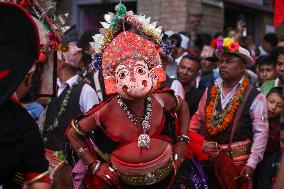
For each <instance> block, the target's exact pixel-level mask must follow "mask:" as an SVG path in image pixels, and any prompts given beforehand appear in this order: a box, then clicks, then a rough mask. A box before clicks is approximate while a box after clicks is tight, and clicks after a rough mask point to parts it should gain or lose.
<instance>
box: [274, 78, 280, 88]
mask: <svg viewBox="0 0 284 189" xmlns="http://www.w3.org/2000/svg"><path fill="white" fill-rule="evenodd" d="M279 83H280V80H279V78H276V79H275V87H279V86H280V85H279Z"/></svg>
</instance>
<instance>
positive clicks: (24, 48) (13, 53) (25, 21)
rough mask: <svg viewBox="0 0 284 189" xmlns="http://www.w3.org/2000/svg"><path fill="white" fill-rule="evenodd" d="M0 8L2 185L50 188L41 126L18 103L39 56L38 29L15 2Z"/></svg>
mask: <svg viewBox="0 0 284 189" xmlns="http://www.w3.org/2000/svg"><path fill="white" fill-rule="evenodd" d="M0 12H1V14H0V23H1V28H0V36H1V37H0V50H1V55H0V91H1V93H0V114H1V116H0V130H1V132H0V149H1V156H0V188H4V189H9V188H13V189H18V188H19V189H20V188H22V186H21V185H22V184H23V182H25V183H26V185H27V186H28V187H29V188H32V189H50V188H51V186H50V183H49V177H48V175H49V171H48V162H47V160H46V159H45V157H44V148H43V143H42V140H41V136H40V133H39V130H38V126H37V124H36V123H35V121H34V120H33V118H32V117H31V116H30V115H29V113H28V112H27V111H26V110H25V109H24V108H23V107H22V106H21V105H20V103H19V100H20V99H21V98H22V97H23V96H24V94H25V93H26V92H27V90H28V87H29V85H30V83H31V77H32V72H33V71H34V67H35V65H34V63H35V62H36V60H37V59H38V55H39V34H38V30H37V28H36V26H35V23H34V22H33V20H32V18H31V16H30V15H29V14H28V13H27V11H25V10H24V9H22V8H21V7H18V6H17V5H16V4H14V3H3V2H0ZM3 36H4V37H3ZM13 178H14V179H13Z"/></svg>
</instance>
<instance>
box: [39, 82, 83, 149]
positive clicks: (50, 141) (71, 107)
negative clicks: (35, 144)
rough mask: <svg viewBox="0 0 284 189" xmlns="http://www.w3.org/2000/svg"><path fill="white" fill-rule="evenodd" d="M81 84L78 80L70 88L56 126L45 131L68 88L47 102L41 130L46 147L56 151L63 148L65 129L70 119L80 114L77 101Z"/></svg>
mask: <svg viewBox="0 0 284 189" xmlns="http://www.w3.org/2000/svg"><path fill="white" fill-rule="evenodd" d="M83 86H84V82H80V83H79V84H78V85H77V86H75V87H74V88H73V89H72V91H71V94H70V98H69V101H68V105H67V107H66V108H65V109H66V110H65V112H64V113H63V114H62V115H61V117H60V118H59V119H58V128H56V129H55V130H53V131H47V128H49V127H50V126H51V125H52V124H53V122H54V119H55V118H56V116H57V115H58V113H59V110H60V108H61V105H62V103H63V100H64V98H65V96H66V95H67V91H68V89H67V88H65V89H64V91H63V92H62V93H61V95H60V96H59V97H54V98H52V100H51V102H50V103H49V104H48V108H47V112H46V120H45V124H44V131H43V138H44V142H45V147H46V148H48V149H51V150H56V151H59V150H63V148H64V143H65V136H64V134H65V133H64V132H65V129H66V128H67V126H68V125H69V123H70V120H71V119H73V118H75V117H76V116H77V115H78V114H82V112H81V110H80V104H79V101H80V95H81V91H82V88H83Z"/></svg>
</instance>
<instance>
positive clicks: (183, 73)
mask: <svg viewBox="0 0 284 189" xmlns="http://www.w3.org/2000/svg"><path fill="white" fill-rule="evenodd" d="M198 71H199V65H198V63H197V62H195V61H194V60H190V59H188V58H183V59H182V60H181V62H180V64H179V65H178V67H177V78H178V80H179V82H181V83H182V84H186V83H191V82H192V81H193V80H195V79H196V77H197V76H198V74H199V72H198Z"/></svg>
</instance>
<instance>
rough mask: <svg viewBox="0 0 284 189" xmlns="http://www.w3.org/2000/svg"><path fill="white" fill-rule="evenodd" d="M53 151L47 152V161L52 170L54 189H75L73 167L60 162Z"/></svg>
mask: <svg viewBox="0 0 284 189" xmlns="http://www.w3.org/2000/svg"><path fill="white" fill-rule="evenodd" d="M53 154H54V152H53V151H51V150H48V149H46V150H45V156H46V159H47V160H48V162H49V169H50V170H51V173H50V176H49V177H50V179H51V183H52V189H73V181H72V167H71V166H70V165H69V164H68V163H67V162H66V161H62V160H59V159H58V158H57V157H56V156H54V155H53Z"/></svg>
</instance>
